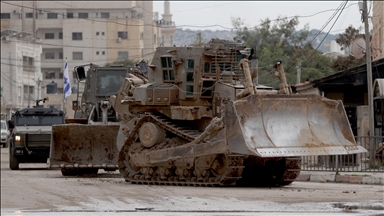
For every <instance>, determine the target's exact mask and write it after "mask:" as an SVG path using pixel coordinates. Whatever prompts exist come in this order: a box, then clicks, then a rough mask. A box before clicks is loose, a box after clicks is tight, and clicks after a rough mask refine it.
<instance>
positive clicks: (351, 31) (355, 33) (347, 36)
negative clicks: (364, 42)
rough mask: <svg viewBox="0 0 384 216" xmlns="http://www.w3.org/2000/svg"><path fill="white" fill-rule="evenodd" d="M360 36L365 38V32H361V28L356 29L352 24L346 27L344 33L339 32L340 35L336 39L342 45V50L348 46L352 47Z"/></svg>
mask: <svg viewBox="0 0 384 216" xmlns="http://www.w3.org/2000/svg"><path fill="white" fill-rule="evenodd" d="M360 37H362V38H364V34H360V30H359V29H355V28H354V27H353V26H352V25H350V26H348V28H346V29H345V32H344V33H342V34H339V37H338V38H337V39H336V43H338V44H339V45H340V46H341V50H343V49H345V48H346V47H350V46H351V45H352V43H353V41H355V40H356V39H357V38H360Z"/></svg>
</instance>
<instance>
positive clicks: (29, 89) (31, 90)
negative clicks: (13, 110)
mask: <svg viewBox="0 0 384 216" xmlns="http://www.w3.org/2000/svg"><path fill="white" fill-rule="evenodd" d="M34 94H35V87H34V86H27V85H24V99H25V100H29V99H32V100H34V99H35V98H34Z"/></svg>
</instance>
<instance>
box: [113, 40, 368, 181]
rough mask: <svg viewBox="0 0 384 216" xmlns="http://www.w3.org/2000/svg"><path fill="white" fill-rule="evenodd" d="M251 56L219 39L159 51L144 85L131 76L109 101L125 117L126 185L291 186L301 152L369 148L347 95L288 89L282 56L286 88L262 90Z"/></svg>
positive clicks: (279, 69) (122, 165) (122, 161)
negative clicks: (355, 129)
mask: <svg viewBox="0 0 384 216" xmlns="http://www.w3.org/2000/svg"><path fill="white" fill-rule="evenodd" d="M249 53H250V52H249V49H247V48H246V47H244V46H241V45H240V44H238V43H235V42H230V41H226V40H219V39H213V40H211V41H210V43H209V44H208V45H206V46H204V47H158V48H157V50H156V52H155V55H154V57H153V61H152V63H151V64H150V65H149V68H150V69H151V70H149V72H148V80H149V81H148V83H147V84H139V85H133V84H132V83H134V82H132V80H131V79H130V78H129V77H127V78H126V79H125V80H124V83H123V85H122V87H121V88H120V91H119V92H118V93H117V95H115V96H111V98H110V101H111V104H112V106H113V107H114V109H115V110H116V111H117V113H118V114H119V116H120V118H121V119H122V120H123V123H122V125H121V128H120V130H119V134H123V135H124V136H125V137H124V138H125V139H124V141H123V142H119V143H118V148H119V149H120V151H119V159H118V163H119V170H120V173H121V174H122V175H123V177H124V178H125V179H126V181H129V182H132V183H140V184H164V185H195V186H196V185H204V186H207V185H224V186H227V185H234V184H236V185H250V186H256V185H273V186H284V185H288V184H290V183H291V182H292V181H294V180H295V179H296V177H297V176H298V175H299V173H300V164H301V157H300V156H305V155H340V154H354V153H358V152H364V151H366V150H365V149H363V148H362V147H360V146H357V144H356V142H355V140H354V136H353V134H352V131H351V128H350V125H349V122H348V120H347V116H346V113H345V111H344V107H343V104H342V102H341V101H335V100H329V99H326V98H324V97H321V96H319V95H298V94H296V95H293V94H290V93H291V91H290V89H289V86H288V85H287V84H286V79H285V75H284V70H283V66H282V63H281V62H278V63H277V64H276V65H275V70H276V75H277V76H278V77H279V78H280V80H281V85H280V90H279V91H277V90H272V89H271V88H268V87H266V86H262V85H258V86H255V85H254V84H253V82H252V78H254V76H252V74H253V71H255V70H256V69H255V68H249V64H248V62H249V61H251V62H252V61H254V60H253V59H252V57H251V56H250V55H251V54H249ZM248 59H249V60H248ZM250 65H255V64H252V63H251V64H250Z"/></svg>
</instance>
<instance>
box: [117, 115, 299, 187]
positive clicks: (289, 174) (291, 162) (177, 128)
mask: <svg viewBox="0 0 384 216" xmlns="http://www.w3.org/2000/svg"><path fill="white" fill-rule="evenodd" d="M145 122H153V123H156V124H158V125H159V126H161V127H162V128H164V129H165V130H167V131H169V132H171V133H174V134H176V135H177V136H179V137H181V138H183V139H185V140H187V141H192V140H194V139H195V138H196V137H198V136H199V135H200V134H201V132H197V130H191V129H190V128H188V127H184V126H181V125H179V124H178V123H177V122H175V121H172V120H170V119H168V118H167V117H164V116H159V115H153V114H151V115H145V116H143V117H142V118H140V120H139V121H138V122H137V124H136V125H135V127H134V129H133V130H132V132H131V133H130V135H129V137H128V139H127V140H130V142H127V143H126V144H125V145H124V146H123V149H122V150H121V151H120V154H119V169H120V173H121V174H122V176H123V177H124V179H125V180H126V181H127V182H131V183H134V184H150V185H177V186H230V185H235V184H236V182H237V181H238V180H240V179H241V178H242V172H243V169H244V168H245V166H244V165H243V162H244V155H239V154H230V153H229V154H226V155H225V157H226V162H227V163H226V164H227V166H226V170H225V173H224V174H223V175H221V176H210V177H206V178H197V177H195V176H191V177H183V178H180V177H179V176H177V175H175V173H174V175H171V176H168V177H164V176H160V175H158V173H156V169H158V168H170V167H158V166H156V167H145V168H148V169H152V172H151V175H148V173H147V174H146V175H145V174H143V172H141V171H139V172H136V173H135V172H130V171H129V169H127V162H128V161H127V160H128V159H127V158H128V157H127V155H128V153H129V148H130V146H131V145H132V144H134V143H135V142H134V141H135V140H136V139H137V137H138V135H137V134H138V132H139V129H140V127H141V125H143V124H144V123H145ZM155 147H156V146H154V147H153V148H155ZM300 162H301V158H300V157H287V158H285V164H284V169H283V170H282V174H281V175H280V178H278V179H275V180H274V182H273V183H272V182H271V183H272V184H273V185H275V186H285V185H289V184H291V183H292V182H293V181H295V180H296V178H297V177H298V175H299V174H300V171H301V169H300ZM173 168H174V169H176V168H177V167H173ZM276 168H277V167H276ZM142 169H143V168H141V170H142ZM260 174H261V175H262V173H260ZM252 186H259V185H256V184H255V185H252Z"/></svg>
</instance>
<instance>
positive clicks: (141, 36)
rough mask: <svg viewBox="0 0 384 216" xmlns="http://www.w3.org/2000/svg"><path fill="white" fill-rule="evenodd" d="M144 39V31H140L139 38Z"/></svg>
mask: <svg viewBox="0 0 384 216" xmlns="http://www.w3.org/2000/svg"><path fill="white" fill-rule="evenodd" d="M143 39H144V32H140V40H143Z"/></svg>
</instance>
